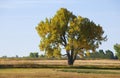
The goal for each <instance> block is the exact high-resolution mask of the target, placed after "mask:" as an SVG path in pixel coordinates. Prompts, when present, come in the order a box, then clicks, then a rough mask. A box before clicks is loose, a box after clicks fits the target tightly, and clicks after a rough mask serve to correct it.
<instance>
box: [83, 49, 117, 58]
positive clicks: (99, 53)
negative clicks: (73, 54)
mask: <svg viewBox="0 0 120 78" xmlns="http://www.w3.org/2000/svg"><path fill="white" fill-rule="evenodd" d="M83 58H84V59H117V57H116V56H115V55H114V54H113V52H112V51H111V50H106V51H105V52H104V51H103V50H99V51H97V52H92V53H90V52H86V53H85V55H84V56H83Z"/></svg>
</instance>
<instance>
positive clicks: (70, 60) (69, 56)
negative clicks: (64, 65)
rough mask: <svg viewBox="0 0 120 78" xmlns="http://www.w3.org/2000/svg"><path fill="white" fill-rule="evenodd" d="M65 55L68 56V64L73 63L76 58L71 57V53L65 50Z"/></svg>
mask: <svg viewBox="0 0 120 78" xmlns="http://www.w3.org/2000/svg"><path fill="white" fill-rule="evenodd" d="M67 57H68V65H73V63H74V61H75V59H76V58H73V53H71V54H70V53H69V52H67Z"/></svg>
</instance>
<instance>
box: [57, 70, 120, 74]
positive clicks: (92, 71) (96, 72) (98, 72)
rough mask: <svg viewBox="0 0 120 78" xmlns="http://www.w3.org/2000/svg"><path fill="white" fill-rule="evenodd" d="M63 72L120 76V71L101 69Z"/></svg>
mask: <svg viewBox="0 0 120 78" xmlns="http://www.w3.org/2000/svg"><path fill="white" fill-rule="evenodd" d="M59 71H63V72H76V73H93V74H120V70H119V71H118V70H103V69H62V70H59Z"/></svg>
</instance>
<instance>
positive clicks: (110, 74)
mask: <svg viewBox="0 0 120 78" xmlns="http://www.w3.org/2000/svg"><path fill="white" fill-rule="evenodd" d="M2 66H3V67H2ZM4 66H5V67H4ZM7 66H8V67H7ZM9 66H11V67H9ZM0 78H120V61H118V60H76V61H75V63H74V66H68V65H67V60H20V59H14V60H13V59H0Z"/></svg>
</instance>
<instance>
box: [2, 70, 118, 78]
mask: <svg viewBox="0 0 120 78" xmlns="http://www.w3.org/2000/svg"><path fill="white" fill-rule="evenodd" d="M0 78H120V74H85V73H83V74H82V73H73V72H61V71H57V70H55V69H1V70H0Z"/></svg>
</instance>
